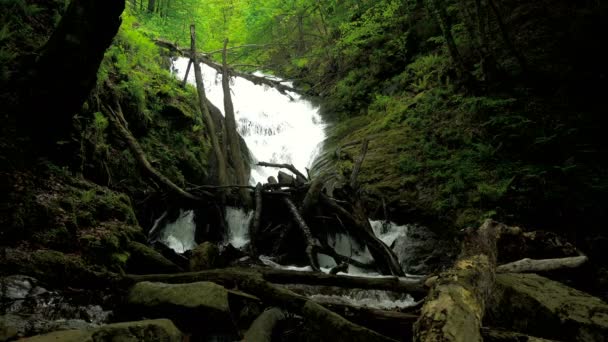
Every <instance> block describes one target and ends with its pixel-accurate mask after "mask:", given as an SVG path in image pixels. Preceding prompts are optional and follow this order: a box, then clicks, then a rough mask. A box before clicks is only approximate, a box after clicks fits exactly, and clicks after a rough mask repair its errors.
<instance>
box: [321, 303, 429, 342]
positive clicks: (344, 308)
mask: <svg viewBox="0 0 608 342" xmlns="http://www.w3.org/2000/svg"><path fill="white" fill-rule="evenodd" d="M313 300H314V301H315V302H316V303H319V304H321V305H323V306H324V307H326V308H328V309H329V310H331V311H333V312H335V313H337V314H339V315H341V316H342V317H344V318H346V319H348V320H349V321H351V322H353V323H355V324H359V325H362V326H364V327H366V328H369V329H372V330H374V331H378V332H382V334H384V335H386V336H388V337H391V338H394V339H396V340H399V341H411V338H412V326H413V325H414V322H416V320H417V319H418V315H416V314H412V313H403V312H399V311H389V310H381V309H375V308H368V307H365V306H354V305H347V304H338V303H333V302H330V301H326V300H318V299H313Z"/></svg>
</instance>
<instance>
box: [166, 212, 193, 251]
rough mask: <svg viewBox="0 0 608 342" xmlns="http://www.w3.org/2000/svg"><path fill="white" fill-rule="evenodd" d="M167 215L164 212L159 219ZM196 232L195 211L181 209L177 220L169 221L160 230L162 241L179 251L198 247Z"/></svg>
mask: <svg viewBox="0 0 608 342" xmlns="http://www.w3.org/2000/svg"><path fill="white" fill-rule="evenodd" d="M165 215H166V214H163V216H161V218H160V219H159V220H162V218H164V217H165ZM157 224H158V220H157ZM195 233H196V224H195V223H194V211H192V210H187V211H183V210H180V213H179V217H178V218H177V220H175V221H174V222H171V223H168V224H167V225H166V226H165V227H164V228H163V229H162V231H161V232H160V241H161V242H162V243H164V244H165V245H167V246H169V247H171V248H172V249H173V250H174V251H176V252H177V253H184V252H185V251H188V250H191V249H193V248H194V247H196V241H195V240H194V235H195Z"/></svg>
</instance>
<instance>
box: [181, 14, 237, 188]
mask: <svg viewBox="0 0 608 342" xmlns="http://www.w3.org/2000/svg"><path fill="white" fill-rule="evenodd" d="M190 52H191V54H192V60H193V65H194V75H195V77H196V89H197V92H198V100H199V105H200V107H201V112H202V113H203V120H204V121H205V125H206V126H207V128H208V132H209V137H210V138H211V145H212V147H213V151H214V152H215V157H216V159H217V175H218V184H219V185H220V186H224V185H228V180H227V175H226V159H225V156H224V154H223V153H222V147H221V146H220V143H219V139H218V136H217V133H218V132H217V130H216V128H215V123H214V122H213V118H212V117H211V114H210V113H209V107H208V105H207V96H206V95H205V85H204V83H203V73H202V71H201V66H200V64H199V61H198V57H197V55H196V32H195V28H194V25H190ZM220 194H222V196H221V197H222V199H223V198H225V192H220Z"/></svg>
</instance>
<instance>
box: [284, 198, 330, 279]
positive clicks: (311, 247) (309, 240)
mask: <svg viewBox="0 0 608 342" xmlns="http://www.w3.org/2000/svg"><path fill="white" fill-rule="evenodd" d="M283 201H284V202H285V204H286V205H287V208H288V209H289V211H290V212H291V215H292V216H293V218H294V221H295V222H296V224H297V225H298V227H300V230H301V231H302V234H304V238H305V239H306V255H307V256H308V261H309V262H310V266H311V267H312V269H313V270H315V271H317V272H320V271H321V269H320V268H319V260H318V259H317V254H318V253H319V250H320V249H321V244H320V243H319V241H318V240H317V239H316V238H315V237H314V236H313V235H312V233H311V231H310V228H309V227H308V225H307V224H306V221H304V218H302V216H301V215H300V212H299V211H298V208H296V206H295V204H293V202H292V201H291V200H290V199H289V198H288V197H285V198H284V199H283Z"/></svg>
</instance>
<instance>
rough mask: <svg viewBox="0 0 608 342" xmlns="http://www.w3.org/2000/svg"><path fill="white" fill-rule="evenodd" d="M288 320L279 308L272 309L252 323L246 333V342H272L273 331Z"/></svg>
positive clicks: (244, 339)
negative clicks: (281, 322) (280, 323)
mask: <svg viewBox="0 0 608 342" xmlns="http://www.w3.org/2000/svg"><path fill="white" fill-rule="evenodd" d="M286 318H287V316H286V315H285V312H284V311H283V310H281V309H279V308H270V309H268V310H266V311H264V312H262V314H261V315H260V316H258V318H256V319H255V321H253V323H251V326H250V327H249V329H248V330H247V332H246V333H245V337H244V338H243V341H244V342H249V341H252V342H254V341H255V342H271V341H272V331H273V330H274V328H275V326H276V325H277V324H278V323H279V322H280V321H283V320H285V319H286Z"/></svg>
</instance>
